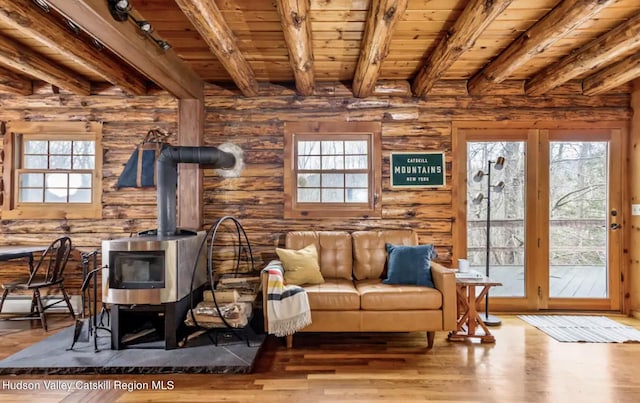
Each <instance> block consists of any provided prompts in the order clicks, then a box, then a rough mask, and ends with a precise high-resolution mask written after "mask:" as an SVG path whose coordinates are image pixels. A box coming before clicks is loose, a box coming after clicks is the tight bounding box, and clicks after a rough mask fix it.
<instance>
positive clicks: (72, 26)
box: [65, 19, 80, 35]
mask: <svg viewBox="0 0 640 403" xmlns="http://www.w3.org/2000/svg"><path fill="white" fill-rule="evenodd" d="M65 23H66V24H67V27H69V29H70V30H71V31H73V33H74V34H76V35H78V34H80V27H78V26H77V25H76V23H75V22H73V21H71V20H70V19H66V20H65Z"/></svg>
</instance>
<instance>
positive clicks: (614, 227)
mask: <svg viewBox="0 0 640 403" xmlns="http://www.w3.org/2000/svg"><path fill="white" fill-rule="evenodd" d="M610 228H611V229H612V230H616V229H620V228H622V225H620V224H618V223H615V222H614V223H611V226H610Z"/></svg>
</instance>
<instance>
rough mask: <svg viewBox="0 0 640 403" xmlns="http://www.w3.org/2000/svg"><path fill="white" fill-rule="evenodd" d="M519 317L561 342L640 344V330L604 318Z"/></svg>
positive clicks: (565, 316)
mask: <svg viewBox="0 0 640 403" xmlns="http://www.w3.org/2000/svg"><path fill="white" fill-rule="evenodd" d="M518 317H519V318H520V319H522V320H524V321H525V322H527V323H529V324H530V325H532V326H535V327H537V328H538V329H540V330H542V331H543V332H545V333H546V334H548V335H549V336H551V337H553V338H554V339H556V340H558V341H561V342H584V343H638V342H640V330H638V329H635V328H633V327H631V326H626V325H623V324H621V323H618V322H616V321H614V320H611V319H609V318H607V317H604V316H567V315H520V316H518Z"/></svg>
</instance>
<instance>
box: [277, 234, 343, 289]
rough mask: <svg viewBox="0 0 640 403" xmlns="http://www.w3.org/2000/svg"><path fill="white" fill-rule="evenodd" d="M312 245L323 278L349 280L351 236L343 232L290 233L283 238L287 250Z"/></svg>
mask: <svg viewBox="0 0 640 403" xmlns="http://www.w3.org/2000/svg"><path fill="white" fill-rule="evenodd" d="M311 244H314V245H315V246H316V249H317V250H318V259H319V260H320V262H319V263H320V272H321V273H322V276H323V277H325V278H344V279H347V280H351V279H352V278H353V277H352V273H351V272H352V268H353V254H352V247H353V246H352V243H351V235H350V234H349V233H348V232H344V231H292V232H288V233H287V236H286V238H285V247H286V248H287V249H296V250H297V249H302V248H304V247H305V246H309V245H311Z"/></svg>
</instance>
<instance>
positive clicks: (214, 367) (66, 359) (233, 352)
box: [0, 326, 265, 375]
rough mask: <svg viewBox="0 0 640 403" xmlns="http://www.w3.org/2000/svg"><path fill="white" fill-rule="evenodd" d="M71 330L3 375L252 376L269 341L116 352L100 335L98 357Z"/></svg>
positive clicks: (199, 341) (0, 371)
mask: <svg viewBox="0 0 640 403" xmlns="http://www.w3.org/2000/svg"><path fill="white" fill-rule="evenodd" d="M73 331H74V327H73V326H71V327H69V328H66V329H64V330H62V331H61V332H59V333H56V334H55V335H53V336H50V337H48V338H46V339H44V340H42V341H40V342H38V343H36V344H33V345H32V346H30V347H27V348H26V349H24V350H22V351H19V352H17V353H15V354H13V355H11V356H9V357H7V358H6V359H4V360H2V361H0V375H6V374H57V375H61V374H64V375H67V374H163V373H164V374H166V373H215V374H228V373H234V374H237V373H250V372H251V371H252V369H253V364H254V362H255V360H256V357H257V355H258V353H259V351H260V348H261V346H262V344H263V342H264V339H265V336H264V335H262V334H255V333H253V332H250V333H249V334H250V336H249V343H248V344H249V345H247V340H246V339H245V340H239V339H238V338H236V337H233V338H229V337H221V338H220V339H219V342H218V345H217V346H216V345H214V343H213V342H212V340H211V339H210V338H209V337H208V336H207V335H206V334H203V335H200V336H199V337H197V338H194V339H193V340H190V341H189V343H188V344H187V345H185V346H184V347H182V348H178V349H174V350H164V349H163V348H162V347H155V348H154V347H153V346H149V345H147V346H146V347H144V348H126V349H124V350H111V348H110V345H111V337H110V334H109V333H108V332H106V331H100V333H99V336H100V337H98V348H99V351H98V352H95V351H94V346H93V342H78V343H76V345H75V346H74V348H73V350H67V349H68V348H69V346H70V345H71V341H72V339H73Z"/></svg>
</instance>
